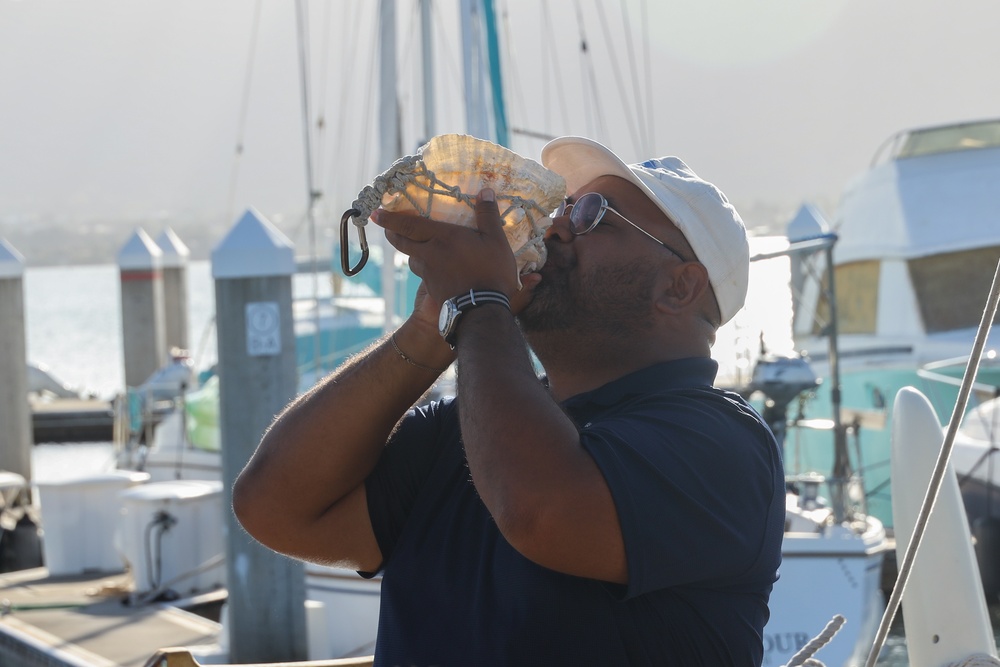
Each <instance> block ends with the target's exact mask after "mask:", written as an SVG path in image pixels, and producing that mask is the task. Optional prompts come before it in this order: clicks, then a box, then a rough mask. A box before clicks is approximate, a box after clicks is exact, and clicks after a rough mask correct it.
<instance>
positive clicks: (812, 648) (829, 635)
mask: <svg viewBox="0 0 1000 667" xmlns="http://www.w3.org/2000/svg"><path fill="white" fill-rule="evenodd" d="M846 622H847V619H845V618H844V617H843V616H841V615H840V614H837V615H836V616H834V617H833V618H831V619H830V622H829V623H827V624H826V627H825V628H823V631H822V632H820V633H819V634H818V635H816V636H815V637H813V638H812V639H810V640H809V642H808V643H806V645H805V646H803V647H802V648H801V649H799V652H798V653H796V654H795V655H793V656H792V659H791V660H789V661H788V664H786V665H785V666H784V667H797V666H798V665H805V667H824V665H823V663H822V662H820V661H819V660H816V659H814V658H813V656H814V655H816V652H817V651H819V650H820V649H821V648H823V647H824V646H826V645H827V644H829V643H830V640H831V639H833V636H834V635H836V634H837V633H838V632H840V628H842V627H844V623H846Z"/></svg>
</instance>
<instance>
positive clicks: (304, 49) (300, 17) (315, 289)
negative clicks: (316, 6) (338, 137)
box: [295, 0, 320, 375]
mask: <svg viewBox="0 0 1000 667" xmlns="http://www.w3.org/2000/svg"><path fill="white" fill-rule="evenodd" d="M306 2H307V0H297V2H296V3H295V18H296V25H297V27H298V33H299V74H300V76H301V79H302V81H301V84H302V135H303V144H304V148H305V159H306V190H307V191H308V199H307V203H306V220H307V221H308V225H309V230H308V231H309V261H310V263H311V264H312V297H313V300H314V301H313V322H314V325H315V327H316V335H315V336H313V360H314V362H315V364H316V366H315V368H316V374H317V375H319V374H320V368H319V365H318V364H319V363H320V316H319V274H318V272H317V271H316V264H317V261H316V255H317V247H316V220H315V218H314V217H313V208H314V207H315V205H316V201H317V200H318V199H319V197H320V193H319V191H318V190H317V189H316V186H315V181H314V180H313V161H312V132H311V131H310V130H311V125H312V124H311V123H310V122H309V109H310V100H309V80H310V78H311V77H310V72H309V17H308V14H307V12H308V7H307V6H306Z"/></svg>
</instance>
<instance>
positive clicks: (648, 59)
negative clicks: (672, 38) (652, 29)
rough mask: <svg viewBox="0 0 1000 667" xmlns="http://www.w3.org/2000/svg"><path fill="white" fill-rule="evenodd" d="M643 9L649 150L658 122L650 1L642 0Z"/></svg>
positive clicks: (653, 142) (654, 141)
mask: <svg viewBox="0 0 1000 667" xmlns="http://www.w3.org/2000/svg"><path fill="white" fill-rule="evenodd" d="M640 7H641V11H642V46H643V62H644V63H646V141H648V142H649V143H648V144H647V145H648V149H647V150H654V148H653V147H654V146H655V145H656V123H654V122H653V118H654V116H653V66H652V63H653V60H652V58H653V56H652V54H651V53H650V42H651V40H650V37H649V3H648V2H647V1H646V0H642V3H641V5H640Z"/></svg>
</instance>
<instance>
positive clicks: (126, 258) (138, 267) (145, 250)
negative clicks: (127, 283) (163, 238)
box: [118, 227, 163, 271]
mask: <svg viewBox="0 0 1000 667" xmlns="http://www.w3.org/2000/svg"><path fill="white" fill-rule="evenodd" d="M161 266H163V251H162V250H160V246H158V245H156V243H155V242H154V241H153V239H151V238H150V237H149V234H147V233H146V232H145V230H143V229H142V228H141V227H139V228H137V229H136V230H135V232H134V233H133V234H132V236H131V237H129V240H128V241H126V242H125V245H123V246H122V249H121V250H119V251H118V268H119V269H121V270H122V271H151V270H153V269H158V268H160V267H161Z"/></svg>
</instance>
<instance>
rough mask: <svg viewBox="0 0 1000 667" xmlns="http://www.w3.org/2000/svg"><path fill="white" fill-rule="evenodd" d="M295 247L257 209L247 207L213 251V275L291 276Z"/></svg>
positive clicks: (216, 276)
mask: <svg viewBox="0 0 1000 667" xmlns="http://www.w3.org/2000/svg"><path fill="white" fill-rule="evenodd" d="M294 273H295V249H294V247H293V245H292V242H291V241H290V240H289V239H288V237H287V236H285V235H284V234H282V233H281V231H280V230H279V229H278V228H277V227H275V226H274V225H272V224H271V223H270V222H269V221H268V220H267V218H265V217H264V216H262V215H261V214H260V213H258V212H257V211H256V210H254V209H252V208H251V209H247V212H246V213H244V214H243V217H242V218H240V219H239V221H238V222H237V223H236V224H235V225H233V228H232V229H231V230H229V233H228V234H226V237H225V238H224V239H222V240H221V241H220V242H219V245H217V246H215V249H214V250H212V277H213V278H257V277H263V276H290V275H292V274H294Z"/></svg>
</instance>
